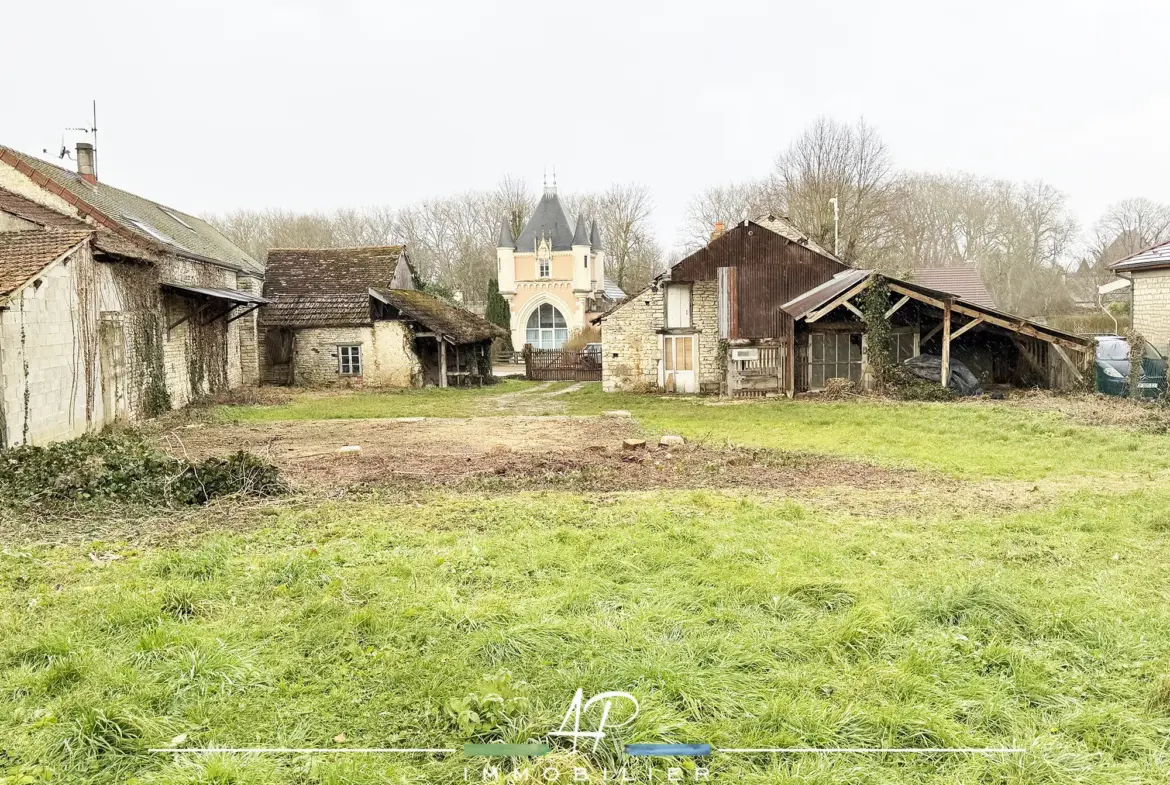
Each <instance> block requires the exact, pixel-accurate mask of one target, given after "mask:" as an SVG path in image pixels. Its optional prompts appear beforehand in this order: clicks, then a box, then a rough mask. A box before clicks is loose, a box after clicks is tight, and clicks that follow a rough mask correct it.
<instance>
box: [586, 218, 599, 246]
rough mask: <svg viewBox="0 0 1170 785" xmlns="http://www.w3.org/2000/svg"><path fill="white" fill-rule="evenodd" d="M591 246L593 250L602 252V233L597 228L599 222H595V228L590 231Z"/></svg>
mask: <svg viewBox="0 0 1170 785" xmlns="http://www.w3.org/2000/svg"><path fill="white" fill-rule="evenodd" d="M589 244H590V245H591V246H593V250H595V251H600V250H601V231H600V230H599V229H598V228H597V221H594V222H593V228H592V229H590V230H589Z"/></svg>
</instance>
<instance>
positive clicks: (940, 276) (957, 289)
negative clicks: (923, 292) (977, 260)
mask: <svg viewBox="0 0 1170 785" xmlns="http://www.w3.org/2000/svg"><path fill="white" fill-rule="evenodd" d="M910 280H911V281H913V282H914V283H917V284H921V285H922V286H925V287H927V288H930V289H938V290H939V291H940V292H946V293H947V294H953V295H955V296H956V297H962V298H963V299H964V300H966V301H968V302H972V303H975V304H976V305H982V306H983V307H985V308H995V307H996V305H995V299H994V298H993V297H992V296H991V292H989V291H987V286H986V285H985V284H984V283H983V276H981V275H980V274H979V270H978V269H976V268H975V267H974V266H972V265H965V266H963V267H922V268H919V269H916V270H913V271H911V277H910Z"/></svg>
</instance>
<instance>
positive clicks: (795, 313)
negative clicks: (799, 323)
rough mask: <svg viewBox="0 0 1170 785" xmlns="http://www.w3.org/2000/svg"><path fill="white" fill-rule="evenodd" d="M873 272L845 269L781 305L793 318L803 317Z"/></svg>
mask: <svg viewBox="0 0 1170 785" xmlns="http://www.w3.org/2000/svg"><path fill="white" fill-rule="evenodd" d="M872 273H873V270H845V271H844V272H840V273H837V274H836V275H834V276H833V277H832V278H831V279H829V280H828V281H825V282H824V283H823V284H821V285H820V286H817V287H814V288H812V289H809V290H808V291H807V292H805V293H804V294H802V295H800V296H799V297H796V298H794V299H792V300H789V301H788V302H786V303H784V305H782V306H780V307H781V308H783V309H784V311H785V312H787V313H788V314H789V315H790V316H791V317H792V318H793V319H803V318H804V317H806V316H808V315H809V314H810V313H812V312H813V311H815V310H816V309H818V308H820V307H821V306H824V305H828V304H829V303H830V302H832V301H833V300H834V299H835V298H837V297H840V296H841V295H843V294H844V293H845V292H847V291H849V290H850V289H852V288H853V287H854V286H856V285H857V284H859V283H861V282H862V281H864V280H865V279H866V278H868V277H869V276H870V275H871V274H872Z"/></svg>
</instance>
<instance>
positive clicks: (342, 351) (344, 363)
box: [337, 344, 362, 376]
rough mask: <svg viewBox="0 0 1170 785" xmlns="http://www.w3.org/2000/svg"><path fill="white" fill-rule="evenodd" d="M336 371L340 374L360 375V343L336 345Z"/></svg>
mask: <svg viewBox="0 0 1170 785" xmlns="http://www.w3.org/2000/svg"><path fill="white" fill-rule="evenodd" d="M337 372H338V373H339V374H341V375H342V376H361V375H362V347H361V345H360V344H348V345H341V346H338V347H337Z"/></svg>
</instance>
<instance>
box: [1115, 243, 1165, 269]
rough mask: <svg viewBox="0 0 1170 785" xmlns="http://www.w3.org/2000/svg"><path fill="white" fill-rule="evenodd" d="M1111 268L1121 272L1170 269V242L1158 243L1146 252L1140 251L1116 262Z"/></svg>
mask: <svg viewBox="0 0 1170 785" xmlns="http://www.w3.org/2000/svg"><path fill="white" fill-rule="evenodd" d="M1111 267H1112V269H1114V270H1120V271H1126V270H1150V269H1156V268H1159V267H1170V240H1166V241H1165V242H1162V243H1158V244H1157V245H1155V246H1153V247H1150V248H1147V249H1146V250H1144V251H1139V252H1138V253H1135V254H1134V255H1133V256H1128V257H1126V258H1125V259H1122V260H1121V261H1120V262H1114V263H1113V264H1112V265H1111Z"/></svg>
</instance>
